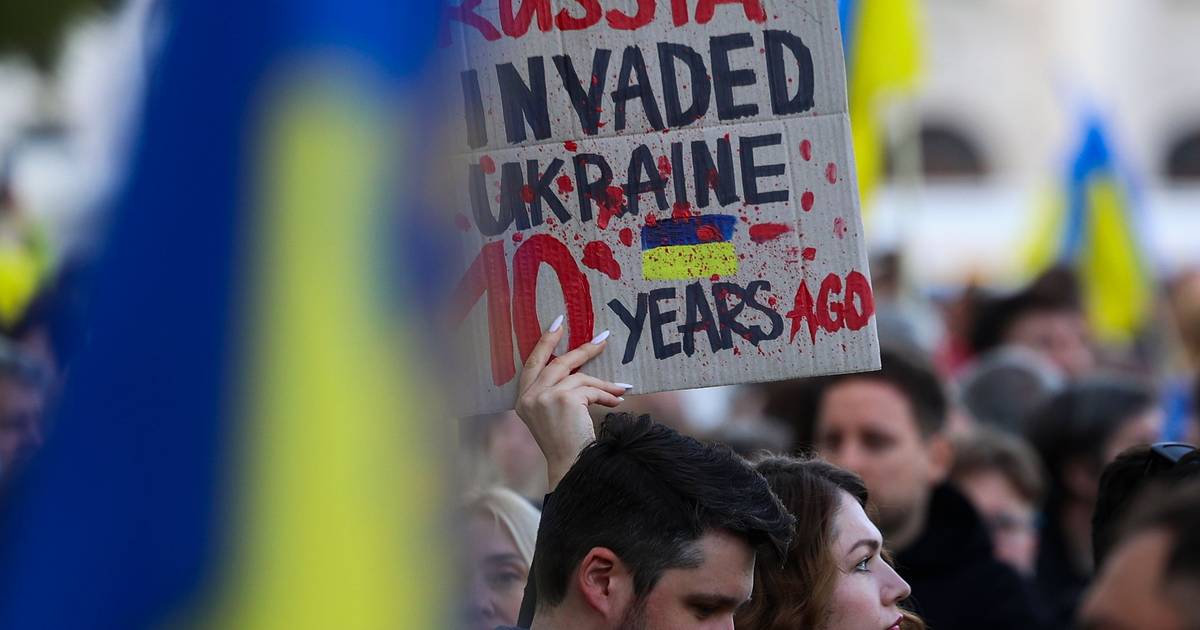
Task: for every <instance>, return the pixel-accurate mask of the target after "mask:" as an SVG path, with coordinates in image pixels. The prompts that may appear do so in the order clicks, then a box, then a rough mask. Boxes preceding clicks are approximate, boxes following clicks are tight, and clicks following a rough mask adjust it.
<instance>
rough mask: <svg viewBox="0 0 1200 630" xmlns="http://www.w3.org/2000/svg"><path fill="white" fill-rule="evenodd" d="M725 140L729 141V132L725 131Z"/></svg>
mask: <svg viewBox="0 0 1200 630" xmlns="http://www.w3.org/2000/svg"><path fill="white" fill-rule="evenodd" d="M725 142H729V132H726V133H725Z"/></svg>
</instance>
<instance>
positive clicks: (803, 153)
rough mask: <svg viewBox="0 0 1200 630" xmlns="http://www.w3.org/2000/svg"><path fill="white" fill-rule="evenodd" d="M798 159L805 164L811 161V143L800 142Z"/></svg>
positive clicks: (806, 141)
mask: <svg viewBox="0 0 1200 630" xmlns="http://www.w3.org/2000/svg"><path fill="white" fill-rule="evenodd" d="M800 157H802V158H804V161H805V162H807V161H809V160H811V159H812V142H811V141H809V140H801V141H800Z"/></svg>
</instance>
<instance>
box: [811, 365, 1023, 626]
mask: <svg viewBox="0 0 1200 630" xmlns="http://www.w3.org/2000/svg"><path fill="white" fill-rule="evenodd" d="M813 393H814V396H815V410H816V426H815V427H814V437H815V446H816V448H817V451H818V452H819V453H820V454H821V455H822V456H823V457H825V458H826V459H827V460H829V461H830V462H831V463H833V464H836V465H838V466H841V467H843V468H846V469H848V470H851V471H853V472H855V473H857V474H859V475H860V476H861V477H862V478H863V481H865V482H866V484H867V489H868V490H869V491H870V495H871V502H872V504H873V506H874V508H875V510H876V513H877V520H876V522H877V524H878V525H879V527H880V529H881V530H882V531H883V535H884V539H885V540H887V541H888V544H889V545H890V546H891V547H892V549H894V550H895V552H896V566H897V569H898V570H899V571H900V575H901V576H902V577H903V578H904V579H905V580H907V581H908V583H909V584H910V585H911V586H912V597H911V600H910V605H911V607H912V609H913V610H914V611H915V612H917V613H918V614H920V615H921V616H922V617H923V618H924V619H925V621H926V623H928V625H929V627H930V628H933V629H935V630H954V629H955V628H972V629H980V628H1005V629H1011V628H1037V627H1040V626H1041V622H1040V617H1039V614H1038V612H1037V610H1038V607H1037V606H1036V604H1035V603H1034V602H1033V600H1032V599H1031V597H1030V594H1029V593H1030V592H1029V589H1027V588H1026V586H1025V585H1024V583H1023V581H1022V579H1021V577H1020V576H1018V575H1017V574H1016V572H1014V571H1013V570H1012V569H1011V568H1009V567H1007V566H1005V565H1003V564H1001V563H1000V562H999V561H997V560H996V559H995V558H994V556H993V555H992V548H991V543H990V541H989V537H988V532H987V530H986V529H985V527H984V525H983V522H982V521H981V520H980V517H979V515H978V514H976V512H975V510H974V508H972V507H971V505H970V503H969V502H968V501H967V500H966V499H965V498H964V497H963V496H962V495H961V494H959V492H958V491H957V490H955V489H954V488H952V487H951V486H950V485H948V484H947V483H946V482H945V480H946V477H947V474H948V472H949V469H950V466H951V463H952V461H953V460H952V458H953V447H952V446H951V443H950V441H949V440H948V439H947V438H946V436H945V435H944V434H943V433H944V426H945V417H946V399H945V395H944V394H943V392H942V388H941V384H940V383H939V381H938V380H937V377H936V376H934V374H933V372H932V371H930V370H929V369H928V368H926V367H924V366H923V365H920V364H919V363H917V362H916V361H913V360H910V359H907V358H905V357H903V356H901V355H899V354H896V353H892V352H887V351H885V352H884V353H883V367H882V369H881V370H880V371H878V372H866V373H861V374H850V375H841V376H835V377H828V378H825V379H821V380H820V381H819V382H817V383H816V385H815V387H814V389H813Z"/></svg>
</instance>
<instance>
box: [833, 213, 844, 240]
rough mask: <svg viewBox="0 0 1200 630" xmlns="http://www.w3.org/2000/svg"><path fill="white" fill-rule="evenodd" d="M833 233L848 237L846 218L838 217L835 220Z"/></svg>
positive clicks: (840, 236)
mask: <svg viewBox="0 0 1200 630" xmlns="http://www.w3.org/2000/svg"><path fill="white" fill-rule="evenodd" d="M833 233H834V235H836V236H837V237H838V238H846V220H845V219H843V218H842V217H837V218H835V219H834V220H833Z"/></svg>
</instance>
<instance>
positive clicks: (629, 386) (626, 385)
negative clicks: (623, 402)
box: [613, 383, 633, 390]
mask: <svg viewBox="0 0 1200 630" xmlns="http://www.w3.org/2000/svg"><path fill="white" fill-rule="evenodd" d="M613 385H616V386H617V387H624V388H625V389H626V390H630V389H633V385H630V384H629V383H613Z"/></svg>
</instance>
